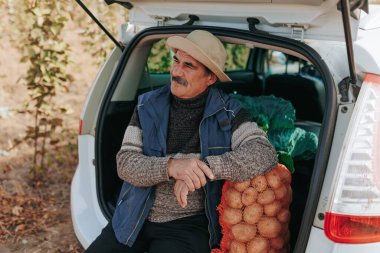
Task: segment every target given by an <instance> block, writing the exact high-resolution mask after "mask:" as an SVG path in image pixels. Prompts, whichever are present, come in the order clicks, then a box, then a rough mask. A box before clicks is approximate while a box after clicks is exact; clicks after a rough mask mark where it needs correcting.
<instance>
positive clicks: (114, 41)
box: [76, 0, 124, 51]
mask: <svg viewBox="0 0 380 253" xmlns="http://www.w3.org/2000/svg"><path fill="white" fill-rule="evenodd" d="M76 2H77V3H78V4H79V5H80V7H82V9H83V10H84V11H85V12H86V13H87V14H88V15H89V16H90V18H91V19H92V20H94V21H95V23H96V24H97V25H98V26H99V27H100V29H102V30H103V32H104V33H105V34H106V35H107V36H108V38H110V39H111V40H112V42H113V43H115V45H116V46H117V47H118V48H120V50H121V51H123V50H124V45H123V43H122V42H120V41H117V40H116V39H115V37H113V36H112V34H111V33H110V32H109V31H108V30H107V29H106V28H105V27H104V26H103V25H102V24H101V23H100V22H99V20H98V19H97V18H96V17H95V16H94V14H92V12H91V11H90V10H89V9H88V8H87V7H86V5H84V4H83V3H82V1H81V0H76Z"/></svg>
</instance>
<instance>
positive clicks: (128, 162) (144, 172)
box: [116, 108, 169, 186]
mask: <svg viewBox="0 0 380 253" xmlns="http://www.w3.org/2000/svg"><path fill="white" fill-rule="evenodd" d="M168 160H169V157H149V156H145V155H144V154H143V141H142V129H141V126H140V122H139V119H138V114H137V110H136V108H135V111H134V112H133V115H132V117H131V120H130V122H129V125H128V127H127V129H126V131H125V134H124V138H123V142H122V145H121V148H120V151H119V152H118V153H117V155H116V162H117V173H118V175H119V177H120V178H121V179H122V180H124V181H127V182H129V183H131V184H133V185H135V186H152V185H156V184H158V183H161V182H165V181H168V180H169V175H168V171H167V168H168Z"/></svg>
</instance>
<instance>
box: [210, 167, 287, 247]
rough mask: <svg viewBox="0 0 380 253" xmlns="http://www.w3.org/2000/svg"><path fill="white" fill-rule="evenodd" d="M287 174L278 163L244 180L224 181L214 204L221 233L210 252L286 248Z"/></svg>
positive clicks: (285, 169) (284, 168)
mask: <svg viewBox="0 0 380 253" xmlns="http://www.w3.org/2000/svg"><path fill="white" fill-rule="evenodd" d="M290 183H291V174H290V172H289V170H288V169H287V168H286V167H285V166H284V165H281V164H279V165H278V166H277V167H275V168H274V169H272V170H271V171H269V172H267V173H266V174H265V175H262V176H258V177H255V178H253V179H251V180H247V181H244V182H235V183H234V182H231V181H226V182H225V184H224V186H223V190H222V199H221V203H220V205H219V206H218V211H219V214H220V218H219V219H220V224H221V226H222V233H223V237H222V240H221V249H218V250H214V251H213V253H214V252H215V253H216V252H218V253H277V252H278V253H280V252H281V253H282V252H288V251H289V238H290V234H289V220H290V211H289V206H290V203H291V201H292V188H291V186H290Z"/></svg>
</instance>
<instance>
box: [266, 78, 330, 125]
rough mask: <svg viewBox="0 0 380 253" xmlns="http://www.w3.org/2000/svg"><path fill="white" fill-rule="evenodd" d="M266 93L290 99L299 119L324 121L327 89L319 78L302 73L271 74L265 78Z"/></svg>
mask: <svg viewBox="0 0 380 253" xmlns="http://www.w3.org/2000/svg"><path fill="white" fill-rule="evenodd" d="M264 93H265V95H274V96H276V97H282V98H284V99H286V100H289V101H290V102H291V103H292V104H293V106H294V108H295V109H296V118H297V119H298V120H307V121H314V122H322V119H323V112H324V109H325V108H324V105H325V90H324V85H323V83H322V82H321V81H320V80H319V79H316V78H312V77H307V76H304V75H301V74H274V75H270V76H268V77H267V78H266V80H265V91H264Z"/></svg>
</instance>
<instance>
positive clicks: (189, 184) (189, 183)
mask: <svg viewBox="0 0 380 253" xmlns="http://www.w3.org/2000/svg"><path fill="white" fill-rule="evenodd" d="M183 181H184V182H185V183H186V185H187V188H189V191H192V192H193V191H195V186H194V183H193V181H192V180H191V178H190V177H189V176H186V177H185V178H184V180H183Z"/></svg>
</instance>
